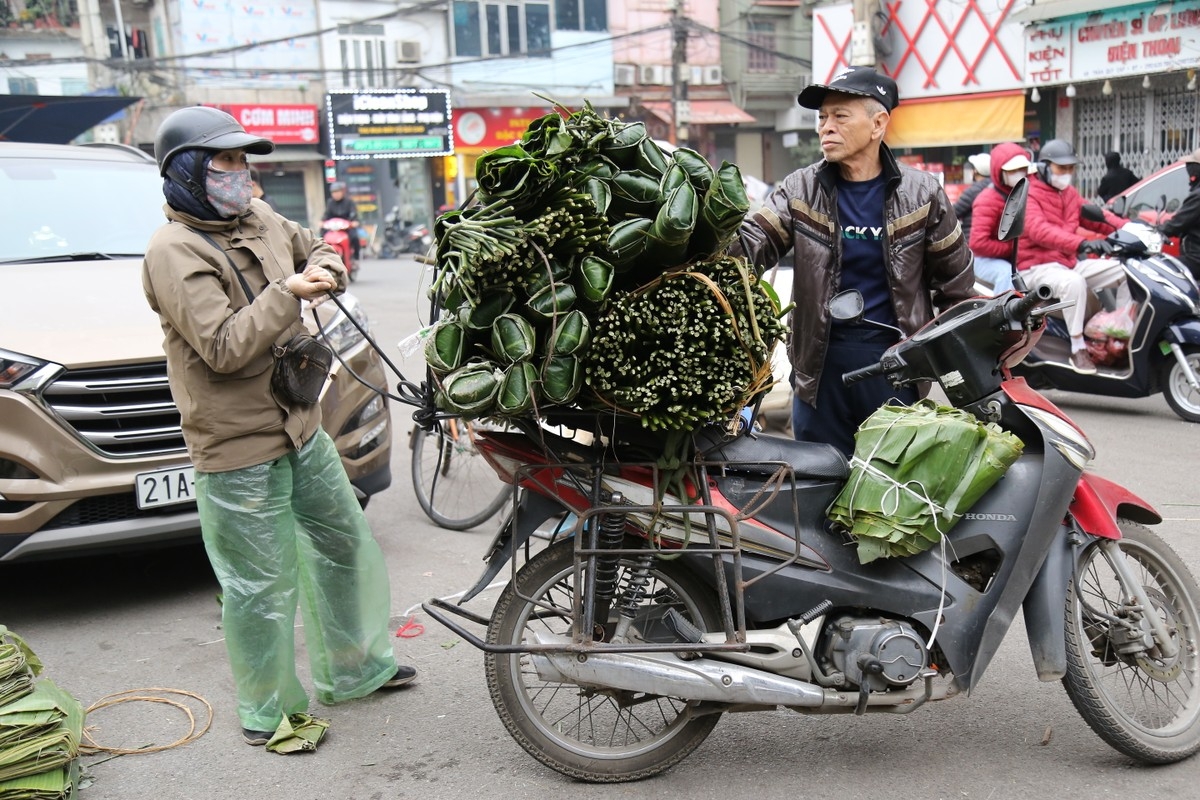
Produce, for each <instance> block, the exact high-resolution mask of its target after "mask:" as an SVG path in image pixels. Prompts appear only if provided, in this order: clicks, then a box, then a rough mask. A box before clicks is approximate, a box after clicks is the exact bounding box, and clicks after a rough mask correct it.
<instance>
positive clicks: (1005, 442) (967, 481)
mask: <svg viewBox="0 0 1200 800" xmlns="http://www.w3.org/2000/svg"><path fill="white" fill-rule="evenodd" d="M1022 448H1023V444H1022V442H1021V440H1020V439H1019V438H1017V437H1016V436H1015V435H1013V434H1012V433H1009V432H1007V431H1004V430H1002V429H1001V428H1000V427H999V426H998V425H995V424H988V423H984V422H981V421H980V420H979V419H977V418H976V417H975V416H973V415H971V414H969V413H968V412H966V411H963V410H961V409H955V408H950V407H948V406H942V405H939V404H937V403H935V402H934V401H932V400H921V401H919V402H917V403H916V404H914V405H913V406H911V407H910V406H897V405H888V406H884V407H883V408H881V409H879V410H878V411H876V412H875V413H874V414H872V415H871V416H870V417H868V418H867V419H866V421H865V422H863V424H862V425H861V426H860V427H859V429H858V432H857V433H856V434H855V435H854V458H853V459H852V461H851V472H850V479H849V480H848V481H847V482H846V485H845V487H844V488H843V489H842V491H841V493H840V494H839V495H838V496H837V498H836V499H835V500H834V501H833V504H832V505H831V506H830V508H829V511H828V516H829V519H830V521H832V522H834V523H835V524H837V525H840V526H842V527H844V528H845V529H847V530H848V531H849V532H850V534H851V536H853V537H854V539H855V540H856V542H857V544H858V557H859V561H860V562H861V563H863V564H866V563H869V562H871V561H874V560H876V559H879V558H893V557H897V556H908V555H915V554H917V553H921V552H924V551H925V550H928V549H929V548H931V547H933V546H934V545H935V544H937V543H939V542H940V541H942V539H943V537H944V536H945V535H946V534H947V533H949V532H950V530H951V529H952V528H953V527H954V525H955V524H956V523H957V522H958V520H959V519H961V518H962V515H963V514H964V513H965V512H966V511H968V510H970V508H971V506H973V505H974V504H975V502H976V501H978V500H979V498H981V497H982V496H983V495H984V494H985V493H986V492H987V491H988V489H990V488H991V487H992V486H993V485H994V484H995V483H996V481H998V480H1000V479H1001V478H1002V477H1003V475H1004V473H1005V471H1007V469H1008V468H1009V466H1011V465H1012V464H1013V463H1014V462H1015V461H1016V460H1017V458H1019V457H1020V455H1021V451H1022Z"/></svg>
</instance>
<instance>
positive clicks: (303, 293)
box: [284, 264, 337, 300]
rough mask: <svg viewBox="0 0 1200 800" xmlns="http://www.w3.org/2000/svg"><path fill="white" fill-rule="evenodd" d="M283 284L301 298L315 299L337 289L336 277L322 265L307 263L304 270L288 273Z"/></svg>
mask: <svg viewBox="0 0 1200 800" xmlns="http://www.w3.org/2000/svg"><path fill="white" fill-rule="evenodd" d="M284 286H286V287H287V289H288V291H289V292H291V293H292V294H294V295H296V297H299V298H300V299H301V300H316V299H317V298H318V297H323V296H324V295H325V293H326V292H331V291H333V290H335V289H337V279H336V278H334V277H333V274H332V273H331V272H330V271H329V270H327V269H325V268H324V267H318V266H316V265H315V264H309V265H308V266H307V267H305V268H304V272H299V273H296V274H295V275H289V276H288V278H287V280H285V281H284Z"/></svg>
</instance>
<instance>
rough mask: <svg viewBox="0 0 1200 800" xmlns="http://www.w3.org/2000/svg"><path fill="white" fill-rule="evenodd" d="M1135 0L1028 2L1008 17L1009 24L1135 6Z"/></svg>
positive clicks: (1046, 0) (1032, 0)
mask: <svg viewBox="0 0 1200 800" xmlns="http://www.w3.org/2000/svg"><path fill="white" fill-rule="evenodd" d="M1135 4H1136V0H1030V2H1029V5H1027V6H1025V7H1024V8H1022V9H1019V10H1017V11H1014V12H1013V13H1012V14H1009V15H1008V20H1009V22H1040V21H1041V20H1044V19H1058V18H1059V17H1071V16H1075V15H1078V14H1093V13H1095V12H1097V11H1107V10H1108V9H1110V8H1118V7H1120V6H1129V5H1135Z"/></svg>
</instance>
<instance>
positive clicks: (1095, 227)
mask: <svg viewBox="0 0 1200 800" xmlns="http://www.w3.org/2000/svg"><path fill="white" fill-rule="evenodd" d="M1078 163H1079V159H1078V158H1077V157H1076V155H1075V148H1074V147H1072V146H1071V143H1070V142H1067V141H1064V140H1062V139H1051V140H1050V141H1048V142H1046V143H1045V144H1044V145H1042V149H1041V152H1039V153H1038V161H1037V172H1036V174H1035V175H1032V176H1031V178H1032V180H1031V182H1030V185H1029V203H1028V205H1027V206H1026V210H1025V232H1024V233H1023V234H1022V235H1021V239H1020V246H1019V247H1018V249H1017V259H1018V262H1017V269H1019V270H1020V271H1021V272H1022V273H1023V275H1024V278H1025V282H1026V283H1027V284H1028V285H1029V287H1030V288H1031V289H1032V288H1033V287H1035V286H1042V285H1044V286H1049V287H1050V289H1051V290H1053V292H1054V294H1055V296H1056V297H1058V298H1059V299H1061V300H1064V301H1074V305H1073V306H1071V307H1070V308H1067V309H1064V310H1063V317H1064V318H1065V319H1066V322H1067V330H1068V332H1069V333H1070V335H1071V364H1072V365H1073V366H1074V368H1075V370H1076V371H1077V372H1083V373H1092V372H1095V371H1096V365H1095V363H1093V361H1092V359H1091V357H1090V356H1089V355H1088V353H1087V345H1086V343H1085V342H1084V338H1083V326H1084V323H1085V322H1086V321H1087V301H1088V291H1089V289H1092V290H1099V289H1106V288H1110V287H1111V288H1115V289H1116V294H1117V305H1118V307H1124V306H1128V305H1129V303H1130V302H1131V298H1130V295H1129V287H1128V286H1127V285H1126V283H1125V271H1124V269H1122V267H1121V264H1120V263H1119V262H1117V261H1114V260H1112V259H1108V258H1105V256H1107V255H1108V254H1109V253H1110V252H1111V251H1110V249H1109V247H1108V245H1107V243H1105V241H1104V239H1103V238H1090V237H1088V236H1085V235H1083V234H1082V233H1080V229H1081V228H1082V229H1085V230H1088V231H1093V232H1095V233H1098V234H1101V235H1102V236H1106V235H1108V234H1109V233H1111V232H1113V231H1114V230H1116V229H1117V228H1119V227H1121V226H1122V225H1124V224H1125V220H1124V219H1122V218H1121V217H1118V216H1117V215H1116V214H1113V213H1112V212H1110V211H1107V210H1105V211H1104V218H1105V221H1104V222H1095V221H1092V220H1087V219H1083V218H1082V217H1081V216H1080V213H1079V212H1080V209H1081V208H1082V207H1083V198H1082V197H1080V195H1079V192H1078V191H1076V189H1075V187H1074V186H1073V185H1072V184H1073V182H1074V178H1075V165H1076V164H1078Z"/></svg>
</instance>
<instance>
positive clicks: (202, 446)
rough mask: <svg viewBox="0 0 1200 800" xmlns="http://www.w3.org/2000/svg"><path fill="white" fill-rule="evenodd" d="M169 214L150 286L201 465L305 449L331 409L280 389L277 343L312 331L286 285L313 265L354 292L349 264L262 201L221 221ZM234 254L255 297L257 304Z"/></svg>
mask: <svg viewBox="0 0 1200 800" xmlns="http://www.w3.org/2000/svg"><path fill="white" fill-rule="evenodd" d="M165 211H166V215H167V219H168V220H169V221H168V223H167V224H166V225H163V226H162V227H161V228H159V229H158V231H156V232H155V234H154V235H153V236H152V237H151V238H150V244H149V245H148V246H147V248H146V258H145V261H144V262H143V264H142V288H143V291H144V292H145V294H146V299H147V301H149V303H150V307H151V308H153V309H154V310H155V311H156V312H158V315H159V320H160V322H161V323H162V329H163V350H164V351H165V352H166V354H167V377H168V379H169V381H170V384H171V395H172V396H173V397H174V399H175V404H176V405H177V406H179V414H180V417H181V418H182V425H183V439H184V442H186V443H187V447H188V454H189V455H190V456H191V459H192V463H193V464H194V465H195V467H196V469H198V470H200V471H202V472H228V471H230V470H234V469H243V468H245V467H252V466H255V465H257V464H264V463H266V462H268V461H272V460H274V459H276V458H279V457H280V456H282V455H284V454H285V453H287V452H288V451H289V450H299V449H300V448H301V447H302V446H303V445H304V444H305V443H306V442H307V441H308V440H309V439H310V438H311V437H312V436H313V434H315V433H316V432H317V430H318V429H319V428H320V426H321V406H320V404H314V405H311V406H298V405H291V404H289V403H287V402H286V401H284V400H282V399H280V398H278V397H276V396H275V395H274V393H273V392H272V389H271V372H272V369H273V368H274V365H275V357H274V355H273V354H272V351H271V345H273V344H275V343H277V342H279V343H283V342H286V341H287V340H288V339H290V338H291V337H292V336H293V335H294V334H296V333H299V332H301V331H303V330H304V326H303V323H302V322H301V319H300V301H299V300H297V299H296V298H295V297H294V296H293V295H292V294H291V292H289V291H287V290H286V289H285V288H284V287H283V282H284V280H285V279H286V278H287V277H288V276H289V275H291V274H292V273H294V272H299V271H303V269H304V266H305V264H308V263H313V264H319V265H320V266H323V267H325V268H326V269H328V270H329V271H330V272H331V273H333V275H334V276H335V277H336V278H337V281H338V286H339V287H341V288H344V287H345V285H346V270H345V268H344V267H343V266H342V260H341V258H339V257H338V255H337V253H336V252H334V250H333V248H331V247H330V246H329V245H327V244H326V243H325V242H324V241H322V240H321V238H320V237H319V236H317V235H316V234H314V233H313V232H312V231H310V230H308V229H306V228H304V227H302V226H300V225H299V224H297V223H295V222H293V221H291V220H288V219H286V218H284V217H281V216H279V215H278V214H276V213H275V212H273V211H272V210H271V209H270V207H269V206H267V204H266V203H263V202H262V201H261V200H253V201H251V204H250V211H248V212H247V213H245V214H243V215H242V216H240V217H238V218H236V219H232V220H222V221H218V222H207V221H203V220H198V219H196V218H194V217H191V216H188V215H187V214H183V213H181V212H179V211H175V210H174V209H172V208H169V207H168V208H165ZM192 228H196V229H199V230H202V231H204V232H205V233H207V234H208V235H209V236H210V237H212V239H213V241H215V242H216V243H217V244H218V245H220V247H221V248H222V249H223V250H224V252H222V251H221V250H218V249H217V248H216V247H213V246H212V245H211V244H209V243H208V242H206V241H205V240H204V239H203V238H202V237H201V236H200V235H199V234H197V233H196V231H195V230H191V229H192ZM226 253H228V255H229V258H230V259H232V260H233V263H234V264H236V265H237V267H238V269H239V270H240V271H241V273H242V275H243V276H244V277H245V278H246V282H247V283H248V284H249V285H250V289H251V291H253V292H254V293H255V297H254V302H253V303H250V302H249V301H247V299H246V294H245V292H244V291H243V290H242V285H241V283H240V282H239V281H238V280H237V277H236V276H235V275H234V274H233V271H232V270H231V269H230V266H229V260H228V259H227V258H226Z"/></svg>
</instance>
